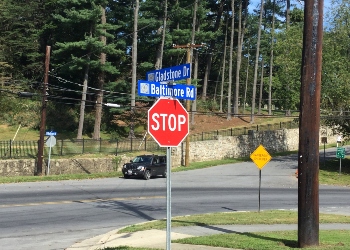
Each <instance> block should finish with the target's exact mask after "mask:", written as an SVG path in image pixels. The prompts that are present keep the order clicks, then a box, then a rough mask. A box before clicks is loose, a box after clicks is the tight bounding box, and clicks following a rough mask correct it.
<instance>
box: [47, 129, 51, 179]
mask: <svg viewBox="0 0 350 250" xmlns="http://www.w3.org/2000/svg"><path fill="white" fill-rule="evenodd" d="M50 137H51V136H50ZM49 147H50V149H49V159H48V162H47V175H49V174H50V160H51V148H52V140H50V144H49Z"/></svg>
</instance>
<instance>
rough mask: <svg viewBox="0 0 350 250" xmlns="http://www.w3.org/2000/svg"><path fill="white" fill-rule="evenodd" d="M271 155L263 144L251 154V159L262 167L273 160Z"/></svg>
mask: <svg viewBox="0 0 350 250" xmlns="http://www.w3.org/2000/svg"><path fill="white" fill-rule="evenodd" d="M271 158H272V157H271V155H270V154H269V152H267V151H266V149H265V148H264V146H263V145H260V146H259V147H257V148H256V149H255V151H254V152H253V153H252V154H251V155H250V159H252V161H253V162H254V163H255V165H256V166H257V167H258V168H259V169H262V168H263V167H264V166H265V165H266V163H268V162H269V161H270V160H271Z"/></svg>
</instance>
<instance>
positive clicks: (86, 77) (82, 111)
mask: <svg viewBox="0 0 350 250" xmlns="http://www.w3.org/2000/svg"><path fill="white" fill-rule="evenodd" d="M88 57H89V58H90V54H89V56H88ZM88 80H89V65H86V67H85V72H84V82H83V93H82V95H81V103H80V113H79V125H78V133H77V139H82V138H83V127H84V117H85V101H86V93H87V87H88Z"/></svg>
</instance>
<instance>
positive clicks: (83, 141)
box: [82, 138, 85, 154]
mask: <svg viewBox="0 0 350 250" xmlns="http://www.w3.org/2000/svg"><path fill="white" fill-rule="evenodd" d="M84 146H85V140H84V138H83V145H82V147H83V148H82V154H84Z"/></svg>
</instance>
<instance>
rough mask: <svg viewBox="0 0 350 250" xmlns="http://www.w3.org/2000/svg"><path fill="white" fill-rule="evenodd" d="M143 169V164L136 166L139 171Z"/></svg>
mask: <svg viewBox="0 0 350 250" xmlns="http://www.w3.org/2000/svg"><path fill="white" fill-rule="evenodd" d="M144 169H145V167H144V166H138V167H137V170H140V171H143V170H144Z"/></svg>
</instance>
